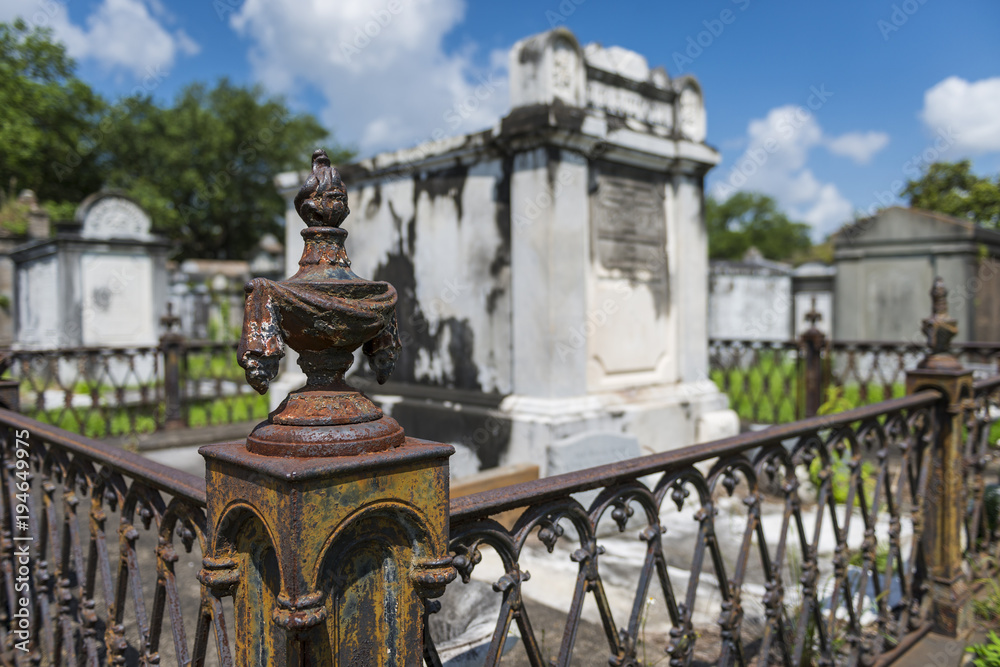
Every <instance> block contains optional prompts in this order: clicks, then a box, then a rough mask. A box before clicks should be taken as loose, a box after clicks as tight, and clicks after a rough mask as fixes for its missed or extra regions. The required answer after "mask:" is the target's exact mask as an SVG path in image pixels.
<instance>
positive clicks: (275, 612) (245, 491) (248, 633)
mask: <svg viewBox="0 0 1000 667" xmlns="http://www.w3.org/2000/svg"><path fill="white" fill-rule="evenodd" d="M295 205H296V209H297V210H298V212H299V215H300V216H301V217H302V219H303V220H304V221H305V222H306V224H307V225H308V227H307V228H306V229H305V230H303V232H302V236H303V239H304V241H305V247H304V249H303V253H302V259H301V260H300V262H299V271H298V272H297V273H296V274H295V275H294V276H292V277H291V278H289V279H287V280H284V281H281V282H274V281H270V280H264V279H259V278H258V279H254V280H252V281H250V282H249V283H248V284H247V286H246V292H247V301H246V309H245V312H244V320H243V336H242V338H241V340H240V345H239V349H238V352H237V357H238V360H239V363H240V365H241V366H243V368H244V369H245V370H246V379H247V382H248V383H249V384H250V385H251V386H253V387H254V388H255V389H256V390H258V391H259V392H261V393H264V392H265V391H267V388H268V385H269V383H270V381H271V380H272V379H273V378H274V377H275V374H276V373H277V363H278V360H279V359H280V358H281V357H282V356H283V354H284V346H285V345H286V344H287V345H288V346H289V347H291V348H292V349H294V350H296V351H297V352H298V353H299V365H300V366H301V368H302V370H303V371H304V372H305V374H306V377H307V382H306V385H305V386H304V387H302V388H301V389H298V390H296V391H293V392H292V393H291V394H290V395H289V396H288V398H287V399H285V401H283V402H282V404H281V406H280V407H279V408H278V409H277V410H275V411H274V412H273V413H272V414H271V415H270V416H269V418H268V419H267V420H266V421H264V422H261V423H260V424H259V425H258V426H257V427H256V428H255V429H254V430H253V432H252V433H251V434H250V435H249V436H248V438H247V440H246V442H245V443H232V444H223V445H210V446H207V447H203V448H202V449H201V453H202V454H203V455H204V456H205V459H206V466H207V472H206V475H207V484H208V497H209V502H208V518H209V525H210V526H211V535H210V539H209V552H208V556H207V558H206V559H205V562H204V568H203V569H202V572H201V578H202V581H203V582H205V583H206V584H207V585H209V586H211V587H212V590H213V592H214V594H215V595H217V596H232V597H233V599H234V604H235V608H236V621H237V622H236V646H235V658H236V660H237V662H238V663H239V664H246V665H271V664H287V665H300V664H302V665H306V664H308V665H413V664H417V663H419V661H420V658H421V655H422V639H423V617H424V613H425V612H424V604H425V601H426V600H429V599H430V598H433V597H436V596H438V595H440V594H441V593H442V592H443V590H444V587H445V585H447V583H448V582H450V581H451V580H452V579H454V578H455V576H456V572H455V569H454V567H452V564H451V557H450V555H449V554H448V541H447V535H448V524H447V521H448V519H447V516H448V505H447V503H448V479H449V475H448V457H449V456H450V455H451V454H452V453H453V451H454V450H453V448H452V447H451V446H450V445H444V444H440V443H432V442H425V441H420V440H415V439H413V438H405V436H404V434H403V431H402V429H401V428H400V427H399V425H398V424H397V423H396V422H395V421H394V420H392V419H391V418H389V417H386V416H385V415H383V413H382V411H381V410H380V409H379V408H378V407H377V406H375V405H374V404H373V403H372V402H371V401H370V400H369V399H368V398H367V397H365V396H364V395H363V394H361V393H360V392H359V391H357V390H355V389H354V388H352V387H351V386H350V385H348V384H347V382H346V381H345V379H344V375H345V373H346V372H347V370H348V368H350V366H351V363H352V362H353V360H354V351H355V350H357V349H358V348H359V347H360V348H362V351H363V352H364V354H365V355H366V356H368V358H369V360H370V362H371V364H372V367H373V368H374V370H375V372H376V377H377V379H378V380H379V381H380V382H384V381H385V379H386V378H387V377H388V375H389V373H390V372H391V371H392V367H393V364H394V360H395V357H396V355H397V353H398V351H399V339H398V336H397V332H396V318H395V304H396V291H395V289H394V288H393V287H392V286H391V285H389V284H388V283H385V282H377V281H368V280H364V279H361V278H359V277H358V276H357V275H356V274H354V273H353V272H352V271H351V270H350V260H349V259H348V256H347V252H346V249H345V248H344V240H345V238H346V236H347V232H346V231H344V230H342V229H340V228H339V226H340V224H341V222H343V220H344V218H345V217H346V216H347V214H348V212H349V209H348V205H347V191H346V188H345V187H344V185H343V183H342V181H341V179H340V176H339V174H338V173H337V171H336V169H334V168H333V167H332V165H331V164H330V160H329V158H328V157H327V155H326V153H324V152H323V151H316V152H315V153H314V154H313V170H312V174H311V176H310V177H309V179H308V180H307V181H306V183H305V185H304V186H303V187H302V190H301V191H300V192H299V195H298V196H297V197H296V199H295Z"/></svg>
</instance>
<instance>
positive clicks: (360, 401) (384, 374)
mask: <svg viewBox="0 0 1000 667" xmlns="http://www.w3.org/2000/svg"><path fill="white" fill-rule="evenodd" d="M295 210H296V211H298V214H299V216H300V217H301V218H302V219H303V220H304V221H305V223H306V225H308V226H307V228H306V229H304V230H302V238H303V239H304V240H305V248H304V249H303V251H302V259H300V260H299V270H298V272H297V273H296V274H295V275H294V276H292V277H291V278H288V279H287V280H283V281H281V282H275V281H273V280H267V279H265V278H254V279H253V280H251V281H250V282H248V283H247V285H246V293H247V297H246V308H245V311H244V316H243V335H242V337H241V338H240V345H239V348H238V350H237V357H238V361H239V364H240V366H242V367H243V368H244V369H245V370H246V377H247V382H248V383H250V385H251V386H252V387H253V388H254V389H256V390H257V391H258V392H260V393H261V394H263V393H265V392H266V391H267V388H268V384H269V382H270V381H271V380H273V379H274V377H275V376H276V375H277V372H278V361H279V360H280V359H281V358H282V357H283V356H284V346H285V345H288V346H289V347H291V348H292V349H293V350H295V351H296V352H298V353H299V359H298V362H299V366H300V367H301V368H302V371H303V372H304V373H305V375H306V378H307V381H306V384H305V386H303V387H301V388H299V389H296V390H295V391H292V392H291V393H290V394H289V395H288V398H287V399H285V400H284V401H283V402H282V403H281V405H279V406H278V408H277V409H276V410H275V411H274V412H272V413H271V414H270V415H269V416H268V418H267V421H264V422H261V423H260V424H258V425H257V426H256V427H255V428H254V429H253V431H252V432H251V433H250V435H249V437H248V438H247V449H248V450H249V451H251V452H253V453H256V454H262V455H266V456H293V457H303V456H347V455H354V454H360V453H363V452H376V451H382V450H385V449H389V448H391V447H397V446H399V445H402V444H403V442H404V435H403V429H402V428H401V427H400V426H399V424H398V423H396V421H395V420H394V419H391V418H389V417H386V416H385V415H383V414H382V410H381V409H379V408H378V406H376V405H375V404H374V403H372V402H371V401H370V400H369V399H368V398H367V397H365V396H364V395H363V394H362V393H361V392H359V391H357V390H356V389H354V388H352V387H351V386H350V385H349V384H347V381H346V380H345V379H344V377H345V374H346V373H347V370H348V369H349V368H350V367H351V364H352V363H353V361H354V352H355V351H356V350H357V349H358V348H359V347H361V348H362V351H363V352H364V354H365V355H367V357H368V359H369V361H370V362H371V365H372V368H373V369H374V371H375V376H376V379H377V380H378V382H379V383H380V384H381V383H384V382H385V381H386V379H388V377H389V374H390V373H391V372H392V368H393V365H394V364H395V361H396V357H397V355H398V354H399V350H400V345H399V336H398V334H397V330H396V290H395V288H393V286H392V285H390V284H389V283H386V282H381V281H371V280H364V279H362V278H359V277H358V276H357V275H356V274H355V273H354V272H353V271H351V261H350V259H348V257H347V251H346V250H345V249H344V240H345V239H346V238H347V231H345V230H343V229H341V228H340V224H341V223H342V222H343V221H344V219H345V218H346V217H347V215H348V214H349V213H350V209H349V208H348V207H347V189H346V188H345V187H344V183H343V182H342V181H341V179H340V174H339V173H337V170H336V169H335V168H334V167H333V166H332V165H331V164H330V158H329V157H328V156H327V154H326V152H324V151H322V150H317V151H316V152H314V153H313V156H312V174H311V175H310V177H309V178H308V180H306V182H305V184H304V185H303V186H302V189H301V190H300V191H299V193H298V195H297V196H296V197H295Z"/></svg>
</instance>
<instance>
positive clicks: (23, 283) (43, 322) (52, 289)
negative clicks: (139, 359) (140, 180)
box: [10, 192, 170, 349]
mask: <svg viewBox="0 0 1000 667" xmlns="http://www.w3.org/2000/svg"><path fill="white" fill-rule="evenodd" d="M75 223H76V224H75V225H74V226H72V227H71V228H69V229H62V230H59V231H57V233H56V235H55V236H54V237H52V238H48V239H39V240H35V241H32V242H29V243H26V244H24V245H22V246H20V247H18V248H17V249H16V250H15V251H13V252H12V253H11V255H10V257H11V259H12V260H13V262H14V267H15V288H14V293H15V297H14V307H15V313H16V317H15V345H16V346H17V347H19V348H21V349H51V348H60V347H76V346H88V345H95V346H105V347H106V346H143V345H155V344H156V342H157V338H158V335H159V327H158V320H159V316H160V315H161V314H162V313H163V312H164V310H165V305H166V297H167V294H166V292H167V276H166V257H167V252H168V251H169V249H170V244H169V243H168V242H167V241H166V240H164V239H161V238H159V237H156V236H154V235H153V234H152V233H151V232H150V226H151V221H150V219H149V216H148V215H147V214H146V212H145V211H143V210H142V208H140V207H139V205H138V204H136V203H135V202H134V201H132V200H131V199H129V198H128V197H126V196H124V195H122V194H119V193H115V192H99V193H97V194H94V195H91V196H90V197H88V198H87V199H85V200H84V201H83V202H82V203H81V204H80V206H79V207H78V208H77V211H76V218H75Z"/></svg>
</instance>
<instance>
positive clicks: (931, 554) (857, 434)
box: [425, 289, 1000, 665]
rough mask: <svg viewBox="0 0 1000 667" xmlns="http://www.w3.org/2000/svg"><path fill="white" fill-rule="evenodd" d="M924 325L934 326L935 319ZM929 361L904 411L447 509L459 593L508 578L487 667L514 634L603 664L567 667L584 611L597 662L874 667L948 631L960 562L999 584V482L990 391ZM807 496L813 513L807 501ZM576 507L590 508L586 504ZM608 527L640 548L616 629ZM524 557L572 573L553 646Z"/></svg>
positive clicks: (546, 660)
mask: <svg viewBox="0 0 1000 667" xmlns="http://www.w3.org/2000/svg"><path fill="white" fill-rule="evenodd" d="M935 291H936V292H940V289H936V290H935ZM937 296H940V294H938V295H937ZM934 318H936V319H935V321H936V322H937V323H940V322H941V321H943V320H946V319H947V314H946V313H945V312H944V311H943V309H941V308H940V307H939V306H938V305H937V304H936V307H935V311H934ZM926 329H927V330H928V335H929V336H938V335H939V331H938V330H937V329H936V328H935V327H933V326H929V327H927V328H926ZM938 344H940V341H939V343H938ZM929 349H930V351H929V352H928V353H927V356H928V359H933V361H932V362H929V363H925V364H923V366H924V367H923V368H920V369H915V370H914V371H912V372H910V373H909V375H908V377H907V387H908V392H909V395H908V396H905V397H902V398H897V399H892V400H887V401H883V402H880V403H878V404H875V405H866V406H863V407H859V408H856V409H853V410H848V411H843V412H840V413H836V414H832V415H827V416H821V417H813V418H809V419H804V420H801V421H798V422H796V423H793V424H784V425H779V426H772V427H770V428H768V429H765V430H763V431H758V432H754V433H745V434H742V435H739V436H736V437H733V438H728V439H726V440H720V441H716V442H713V443H708V444H704V445H696V446H693V447H688V448H685V449H681V450H675V451H671V452H666V453H663V454H656V455H653V456H647V457H642V458H639V459H632V460H629V461H623V462H619V463H615V464H611V465H607V466H602V467H599V468H593V469H589V470H584V471H580V472H576V473H570V474H567V475H560V476H557V477H551V478H548V479H542V480H537V481H532V482H526V483H523V484H518V485H515V486H511V487H508V488H504V489H499V490H495V491H488V492H483V493H478V494H475V495H471V496H465V497H462V498H455V499H453V500H452V502H451V511H450V517H451V551H452V553H453V554H454V556H455V558H454V564H455V567H456V568H457V569H458V571H459V573H460V575H461V577H462V579H463V581H464V582H469V581H470V580H471V579H473V578H476V576H477V574H476V573H477V572H478V571H480V570H482V569H484V568H487V565H486V563H487V560H488V559H492V560H493V561H498V563H494V564H493V565H492V568H487V569H486V571H487V572H497V571H498V569H499V571H502V573H503V574H502V576H500V578H499V579H496V580H495V581H494V583H493V589H494V591H496V592H497V595H498V596H500V597H501V599H502V602H501V606H500V612H499V615H498V618H497V619H496V625H495V631H494V633H493V635H492V637H491V638H490V640H489V644H488V647H487V648H486V655H485V664H486V665H495V664H499V662H500V656H501V653H502V651H503V649H504V645H505V643H506V642H507V638H508V635H509V633H510V632H511V629H512V628H514V627H516V628H517V633H518V634H519V636H520V641H519V643H518V646H517V648H515V649H514V650H515V651H517V652H520V653H522V654H523V658H522V662H527V663H528V664H531V665H545V664H552V665H570V664H577V663H587V664H591V663H594V664H596V662H598V661H603V656H596V655H593V654H589V655H587V656H578V655H575V654H574V646H575V644H576V637H577V634H578V631H579V627H580V624H581V618H582V616H583V610H584V607H585V606H586V605H590V606H591V609H596V610H597V616H598V617H599V622H600V623H601V624H602V625H603V627H604V630H605V635H606V637H607V654H606V655H607V658H606V659H607V662H608V664H611V665H639V664H651V663H656V662H659V661H660V660H669V664H671V665H688V664H692V661H697V662H698V664H718V665H732V664H737V665H746V664H758V665H759V664H782V665H805V664H819V665H840V664H845V665H847V664H852V665H855V664H863V665H884V664H889V663H890V662H891V661H892V660H894V659H895V658H897V657H898V656H900V655H901V654H903V653H904V652H905V651H906V650H907V649H908V648H909V647H911V646H912V645H913V644H914V643H915V642H916V641H917V640H918V639H919V638H920V637H921V636H923V635H924V634H926V633H927V632H929V631H930V630H931V629H937V630H939V631H945V632H950V633H952V634H961V633H962V632H963V630H964V628H965V626H966V624H967V622H968V618H967V615H968V611H967V610H968V607H969V605H968V604H967V603H968V591H969V586H968V583H969V582H968V577H967V575H966V574H965V572H964V570H963V562H964V561H965V560H967V559H971V560H973V561H974V562H975V563H976V564H977V565H976V567H979V568H981V569H980V570H979V571H981V572H984V573H989V574H995V573H996V563H997V562H998V560H997V556H998V555H1000V554H998V552H997V550H998V546H1000V539H998V538H1000V530H998V525H997V523H998V521H997V518H996V514H995V513H994V514H992V515H991V514H989V513H988V512H987V509H988V506H989V504H990V501H988V499H987V489H989V488H990V485H989V484H987V483H986V481H985V477H986V471H987V470H989V471H990V474H991V475H992V476H993V478H994V479H996V475H997V467H996V466H991V465H990V462H991V461H992V451H993V450H994V449H995V448H996V443H994V442H990V440H989V436H988V435H987V433H988V431H989V428H990V426H991V425H992V424H993V422H994V421H995V420H996V419H997V417H998V416H1000V410H998V405H997V402H998V401H1000V376H997V377H994V378H991V379H989V380H985V381H980V382H978V383H975V384H973V383H972V381H971V373H970V372H969V371H967V370H964V369H962V368H961V366H960V365H953V364H951V363H950V362H949V360H948V359H947V358H944V355H946V354H947V351H946V350H945V349H942V348H941V347H937V348H935V346H934V345H932V346H930V347H929ZM963 420H964V430H963ZM811 484H812V485H815V498H814V499H813V500H812V501H810V500H807V499H806V498H805V497H804V496H803V492H804V491H805V490H806V489H807V488H808V486H809V485H811ZM586 491H591V492H593V491H596V492H597V495H596V498H594V499H593V500H592V501H590V502H589V503H588V504H587V505H584V504H581V502H580V501H579V498H580V496H579V494H580V493H582V492H586ZM966 493H969V494H971V498H968V497H967V495H966ZM732 497H735V498H736V499H737V500H738V501H739V502H735V503H733V502H731V501H729V500H727V499H728V498H732ZM967 500H968V501H969V502H967ZM998 506H1000V497H998V499H997V501H996V502H995V504H994V509H996V507H998ZM733 507H742V508H743V510H742V511H740V512H736V511H734V510H733ZM674 508H676V510H677V511H676V512H674ZM685 508H689V509H690V510H691V511H690V513H689V516H690V517H691V518H693V519H694V520H695V521H696V523H697V526H698V530H697V535H696V539H695V540H694V543H693V545H692V547H691V549H692V551H693V553H692V554H691V555H690V557H688V558H685V559H683V561H682V562H683V563H684V564H685V566H686V567H687V569H686V570H679V568H678V566H679V563H678V562H677V560H676V559H677V558H678V553H677V552H676V545H673V544H671V541H672V540H675V539H677V538H673V537H672V533H678V534H679V535H681V536H683V535H684V534H685V531H684V529H683V527H682V525H681V523H682V521H681V520H682V519H683V518H684V517H685V511H684V510H685ZM722 508H728V509H727V510H726V512H727V514H728V518H727V519H726V520H725V521H723V520H722V519H721V517H719V514H720V511H722ZM764 508H769V517H768V516H765V513H764ZM966 508H968V510H966ZM776 509H777V510H779V511H778V512H775V510H776ZM514 510H520V517H519V519H518V520H517V522H516V524H514V526H513V528H511V529H509V530H508V529H507V528H505V527H504V526H503V525H501V524H499V523H498V522H497V521H495V520H494V519H493V518H492V517H494V516H495V515H496V514H498V513H500V512H505V511H506V512H510V511H514ZM776 514H777V515H780V517H779V516H776ZM990 517H992V518H990ZM778 518H780V521H776V519H778ZM734 524H735V525H734ZM609 527H610V528H617V529H618V531H621V532H626V531H627V532H629V533H632V534H637V535H638V538H639V540H641V541H642V543H644V544H645V551H644V553H645V557H644V559H643V561H642V564H641V565H640V566H637V568H636V576H635V577H634V579H633V585H634V587H635V588H634V595H633V596H632V598H631V599H632V603H631V612H630V613H629V612H622V611H621V610H622V607H621V605H620V604H619V606H618V607H617V611H616V610H615V608H613V605H612V604H611V603H610V601H609V600H610V599H611V598H612V597H614V596H611V595H609V591H608V589H607V588H606V586H605V583H604V574H602V573H608V572H609V570H608V569H607V568H609V567H610V573H611V574H612V575H615V576H620V570H621V569H622V568H623V562H624V561H623V556H622V553H616V552H614V551H612V549H613V547H612V546H610V545H611V544H612V542H613V540H612V539H611V538H610V537H609V533H610V532H613V531H611V530H608V528H609ZM960 531H965V532H966V538H967V539H966V544H968V545H969V546H968V548H967V549H965V550H964V551H963V548H962V543H963V542H962V539H961V536H960ZM727 534H728V535H729V537H730V539H729V541H728V542H727V540H726V535H727ZM682 539H683V537H682ZM824 540H825V541H826V542H827V544H826V546H823V543H824ZM565 542H570V544H569V545H568V546H566V547H563V548H562V549H561V550H560V548H559V544H560V543H565ZM535 543H541V544H542V545H544V548H545V549H547V550H548V551H549V553H554V554H558V555H559V556H562V557H564V558H565V557H569V558H570V560H572V561H573V562H575V563H576V564H577V565H576V568H577V574H576V585H575V587H573V588H572V590H573V593H572V595H570V596H568V599H564V600H556V599H552V597H551V595H545V594H544V593H543V594H542V599H544V600H545V604H546V605H549V606H554V607H557V608H562V609H567V608H568V615H567V617H566V622H565V626H563V627H562V628H561V629H560V631H561V641H558V640H557V645H556V646H553V644H552V643H551V640H550V641H549V642H548V643H547V642H546V638H545V636H544V634H541V635H539V634H538V630H537V629H536V628H535V627H534V626H533V625H532V620H531V618H532V611H531V610H532V607H531V605H530V604H529V603H528V601H527V600H528V597H527V594H526V591H528V590H530V587H531V585H532V584H531V583H530V579H531V578H530V577H529V573H528V571H527V568H526V567H525V565H523V562H524V559H525V558H526V557H527V558H531V559H535V560H534V561H532V562H534V563H535V565H536V566H537V565H538V560H537V559H538V558H539V554H540V553H541V552H540V551H539V550H538V548H537V547H536V546H533V545H535ZM615 544H618V543H615ZM668 547H669V548H668ZM606 549H607V550H606ZM671 549H673V551H671ZM822 549H825V551H822ZM821 554H825V555H824V556H822V557H821ZM543 556H544V554H543ZM552 557H553V558H556V557H557V556H555V555H554V556H552ZM609 559H610V561H611V565H606V566H605V568H602V567H601V566H600V563H602V562H606V561H607V560H609ZM556 569H558V568H556ZM543 571H547V570H543ZM553 571H555V570H553ZM494 576H495V575H494ZM752 578H753V579H752ZM713 581H714V582H716V585H717V586H718V588H719V590H718V593H717V597H711V596H712V594H711V593H710V590H711V589H710V588H709V585H710V583H706V582H713ZM454 585H455V586H459V585H460V584H454ZM544 588H545V584H543V585H542V589H541V590H542V591H544ZM538 591H539V589H537V588H536V589H535V594H534V595H535V598H534V599H535V600H536V602H534V603H533V604H539V603H538V602H537V599H538ZM706 595H709V599H711V600H712V601H713V602H712V604H714V605H715V606H714V615H711V616H712V620H711V621H708V620H706V619H705V618H704V617H705V615H706V612H705V610H704V609H702V611H701V621H700V622H699V621H698V620H696V619H697V615H696V613H695V610H696V608H697V607H698V605H699V604H701V605H702V606H704V600H705V596H706ZM650 605H655V606H658V607H662V608H663V614H664V616H665V617H666V619H667V624H668V626H669V632H667V633H666V634H665V635H663V637H662V638H661V640H660V643H659V644H655V642H654V644H653V645H654V646H655V648H656V649H657V650H656V652H655V653H653V654H652V655H651V656H650V655H649V654H648V650H649V649H650V642H649V638H648V637H647V636H646V619H647V618H648V614H649V608H650ZM433 609H436V607H432V610H433ZM751 612H754V613H755V617H754V619H753V623H751V624H750V627H748V622H747V615H748V613H751ZM591 616H592V617H593V614H592V615H591ZM551 630H552V629H551V628H550V631H551ZM426 636H427V642H428V648H427V651H426V653H425V662H426V664H428V665H439V664H440V660H439V658H438V653H437V650H436V647H435V643H434V639H435V638H434V636H433V633H432V632H430V630H428V631H427V633H426ZM508 659H509V658H506V657H505V658H504V660H505V662H507V661H508Z"/></svg>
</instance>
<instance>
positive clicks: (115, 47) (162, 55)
mask: <svg viewBox="0 0 1000 667" xmlns="http://www.w3.org/2000/svg"><path fill="white" fill-rule="evenodd" d="M151 2H155V0H151ZM151 8H152V12H151ZM153 13H155V14H157V16H160V17H165V14H164V10H163V8H162V7H161V6H160V5H159V4H158V3H156V4H153V5H147V4H146V3H145V2H143V0H103V2H102V3H101V4H100V5H99V6H98V7H97V8H96V9H95V10H94V12H93V13H92V14H90V16H88V17H87V18H86V19H85V20H84V23H83V25H77V24H74V23H73V22H72V21H71V20H70V18H69V13H68V12H67V10H66V5H65V4H64V3H62V2H56V1H55V0H47V1H45V2H35V3H25V2H23V1H19V0H0V20H4V21H9V20H12V19H14V18H16V17H21V18H23V19H24V20H25V21H26V22H28V24H29V25H31V26H38V27H49V28H52V31H53V33H54V35H55V37H56V39H58V40H59V41H61V42H62V43H63V44H65V45H66V51H67V52H68V53H69V55H70V56H72V57H73V58H76V59H78V60H93V61H95V62H97V63H99V64H101V65H103V66H104V67H106V68H108V69H109V70H115V69H123V70H126V71H129V72H131V73H132V74H133V75H135V77H136V78H142V77H147V76H150V75H157V76H159V75H162V71H163V70H164V69H168V68H169V67H171V66H172V65H173V63H174V61H175V60H176V59H177V57H178V56H180V55H193V54H195V53H197V52H198V50H199V47H198V45H197V44H196V43H195V42H194V40H192V39H191V38H190V37H189V36H188V35H187V34H186V33H185V32H184V31H183V30H176V31H173V32H171V31H169V30H167V28H165V27H164V26H163V24H162V23H161V22H160V21H159V20H157V18H154V16H153Z"/></svg>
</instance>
